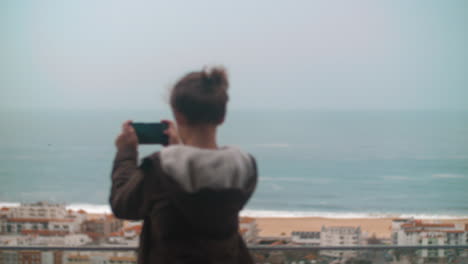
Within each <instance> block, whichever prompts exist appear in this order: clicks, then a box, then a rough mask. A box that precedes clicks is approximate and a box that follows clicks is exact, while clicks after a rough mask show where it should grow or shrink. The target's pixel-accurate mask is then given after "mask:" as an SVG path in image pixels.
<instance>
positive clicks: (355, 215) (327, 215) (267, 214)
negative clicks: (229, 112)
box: [0, 201, 468, 220]
mask: <svg viewBox="0 0 468 264" xmlns="http://www.w3.org/2000/svg"><path fill="white" fill-rule="evenodd" d="M28 203H29V202H28ZM54 203H55V202H54ZM20 204H21V203H20V202H2V201H0V208H2V207H15V206H19V205H20ZM60 204H65V206H66V208H67V209H70V210H75V211H76V210H80V209H82V210H84V211H86V212H88V213H91V214H110V213H111V209H110V207H109V205H106V204H91V203H71V204H67V203H60ZM240 216H242V217H253V218H282V219H288V218H324V219H392V218H411V217H412V218H415V219H423V220H460V219H468V214H463V215H462V214H459V215H457V214H443V213H435V214H429V213H395V212H390V213H384V212H331V211H328V212H327V211H287V210H263V209H260V210H256V209H244V210H242V211H241V212H240Z"/></svg>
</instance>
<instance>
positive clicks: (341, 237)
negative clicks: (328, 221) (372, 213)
mask: <svg viewBox="0 0 468 264" xmlns="http://www.w3.org/2000/svg"><path fill="white" fill-rule="evenodd" d="M361 235H362V233H361V227H348V226H336V227H325V226H322V230H321V234H320V246H358V245H359V244H360V241H361ZM320 254H321V255H324V256H328V257H334V258H351V257H355V256H357V252H356V251H351V250H347V251H339V250H322V251H321V252H320Z"/></svg>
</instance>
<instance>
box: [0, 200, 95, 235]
mask: <svg viewBox="0 0 468 264" xmlns="http://www.w3.org/2000/svg"><path fill="white" fill-rule="evenodd" d="M1 212H4V213H3V214H2V215H0V234H22V233H23V232H29V231H33V232H35V231H54V232H55V231H56V232H63V233H66V234H68V233H77V232H80V231H81V223H82V222H83V221H84V220H85V219H86V214H82V213H80V212H73V211H70V210H69V211H67V210H66V208H65V205H62V204H50V203H47V202H38V203H32V204H21V205H20V206H18V207H11V208H5V207H4V208H2V209H1Z"/></svg>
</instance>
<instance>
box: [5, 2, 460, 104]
mask: <svg viewBox="0 0 468 264" xmlns="http://www.w3.org/2000/svg"><path fill="white" fill-rule="evenodd" d="M467 20H468V1H466V0H450V1H438V0H413V1H407V0H393V1H383V0H382V1H379V0H358V1H346V0H343V1H338V0H313V1H312V0H303V1H300V0H293V1H272V0H269V1H266V0H258V1H247V0H236V1H219V0H218V1H205V0H198V1H179V0H174V1H110V0H109V1H105V0H103V1H87V0H83V1H49V0H44V1H15V0H11V1H1V2H0V109H12V108H20V109H29V110H34V109H154V108H157V109H162V108H167V100H166V98H167V95H168V91H169V88H170V87H171V85H172V84H173V83H174V82H175V81H176V80H177V79H178V78H180V77H181V76H182V75H183V74H185V73H187V72H190V71H193V70H200V69H202V67H204V66H213V65H224V66H225V67H226V68H227V70H228V72H229V76H230V81H231V86H230V96H231V101H230V108H231V109H318V110H343V109H344V110H354V109H357V110H361V109H384V110H386V109H391V110H401V109H423V110H425V109H458V110H459V109H463V110H468V103H466V101H468V100H467V99H468V49H467V47H468V30H467V29H466V25H468V21H467Z"/></svg>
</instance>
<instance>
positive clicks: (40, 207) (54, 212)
mask: <svg viewBox="0 0 468 264" xmlns="http://www.w3.org/2000/svg"><path fill="white" fill-rule="evenodd" d="M9 209H10V210H9V211H10V212H9V215H8V217H10V218H39V219H50V218H59V219H62V218H66V217H67V209H66V208H65V205H64V204H51V203H48V202H37V203H30V204H27V203H23V204H21V205H20V206H18V207H10V208H9Z"/></svg>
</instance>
